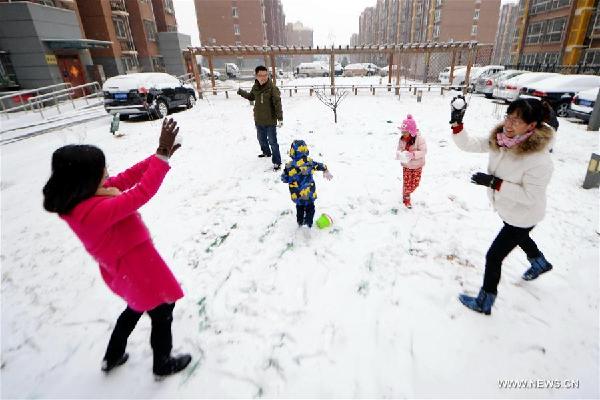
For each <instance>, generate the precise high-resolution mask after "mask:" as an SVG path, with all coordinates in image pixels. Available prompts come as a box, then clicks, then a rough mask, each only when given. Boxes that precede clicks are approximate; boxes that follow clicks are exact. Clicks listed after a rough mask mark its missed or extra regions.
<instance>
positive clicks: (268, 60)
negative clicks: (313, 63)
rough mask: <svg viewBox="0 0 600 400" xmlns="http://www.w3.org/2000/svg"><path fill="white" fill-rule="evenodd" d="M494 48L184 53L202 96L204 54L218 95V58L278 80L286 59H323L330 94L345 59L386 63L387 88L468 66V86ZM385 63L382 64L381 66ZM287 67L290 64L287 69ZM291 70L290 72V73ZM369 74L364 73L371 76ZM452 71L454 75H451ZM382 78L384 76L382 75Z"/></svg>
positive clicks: (461, 45) (274, 48) (203, 50)
mask: <svg viewBox="0 0 600 400" xmlns="http://www.w3.org/2000/svg"><path fill="white" fill-rule="evenodd" d="M491 53H492V47H491V46H490V45H478V44H477V42H448V43H402V44H385V45H363V46H352V47H350V46H345V48H343V47H342V46H338V47H334V46H331V47H325V48H319V47H318V46H317V47H316V48H312V47H296V46H205V47H199V48H189V49H188V51H186V52H185V58H186V65H187V67H188V73H190V74H193V75H194V77H195V78H196V79H195V81H196V87H197V90H198V92H199V96H200V97H202V90H203V85H202V83H201V82H202V81H201V79H200V73H199V71H198V70H199V68H198V65H197V64H196V62H195V56H197V55H201V56H203V57H204V58H205V59H206V60H207V62H208V68H209V70H210V75H211V88H212V93H213V94H217V91H218V89H217V85H216V82H215V79H214V78H213V77H212V76H214V73H213V71H214V66H215V62H214V60H215V59H217V58H219V59H228V60H231V59H237V60H244V59H254V60H257V61H256V62H257V63H260V64H263V65H265V66H267V67H270V68H271V75H272V77H273V80H274V81H276V80H277V79H278V74H277V71H276V69H279V70H283V71H285V69H286V68H290V69H291V68H293V65H291V63H288V64H286V63H285V62H284V60H286V59H287V60H289V59H292V60H293V59H294V57H311V58H312V57H320V58H321V61H322V62H323V66H324V68H323V76H327V77H328V78H329V80H330V84H329V87H330V88H331V92H332V93H333V92H334V91H335V87H336V86H337V84H336V74H335V63H336V61H340V60H343V59H346V60H347V61H349V62H351V61H354V59H355V58H360V57H361V56H363V55H365V54H368V55H374V56H376V57H377V58H378V59H379V60H385V61H387V62H386V66H385V68H387V70H386V69H385V68H384V69H383V70H384V74H385V75H384V76H387V84H388V86H391V85H392V77H393V76H395V82H396V86H397V85H399V82H400V81H401V77H404V79H405V80H407V79H410V80H412V81H420V82H423V83H430V82H438V78H439V74H440V72H442V71H444V70H450V71H453V70H454V67H455V66H457V65H466V66H467V70H466V76H465V86H468V82H469V73H470V67H471V65H473V63H474V62H478V63H482V64H483V63H486V64H487V63H489V60H490V58H491ZM382 64H383V62H380V65H379V66H381V67H384V65H382ZM286 65H288V66H287V67H286ZM289 72H290V70H288V73H289ZM368 73H369V72H366V71H365V72H364V74H365V75H366V74H368ZM452 73H453V72H451V74H452ZM382 75H383V74H382Z"/></svg>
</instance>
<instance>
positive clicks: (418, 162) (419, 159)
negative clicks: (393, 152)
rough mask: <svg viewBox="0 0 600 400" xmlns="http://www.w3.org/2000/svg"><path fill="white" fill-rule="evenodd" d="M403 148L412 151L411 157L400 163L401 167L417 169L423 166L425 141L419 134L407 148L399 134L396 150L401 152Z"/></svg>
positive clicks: (425, 148)
mask: <svg viewBox="0 0 600 400" xmlns="http://www.w3.org/2000/svg"><path fill="white" fill-rule="evenodd" d="M404 150H406V151H409V152H411V153H413V158H412V159H411V160H410V161H409V162H408V163H401V164H402V166H403V167H405V168H410V169H417V168H421V167H423V165H425V154H427V144H426V143H425V139H424V138H423V136H421V134H418V135H417V138H416V140H415V144H413V145H412V146H410V147H409V148H408V149H407V148H406V142H405V141H404V140H402V135H400V139H399V140H398V150H397V151H398V152H403V151H404Z"/></svg>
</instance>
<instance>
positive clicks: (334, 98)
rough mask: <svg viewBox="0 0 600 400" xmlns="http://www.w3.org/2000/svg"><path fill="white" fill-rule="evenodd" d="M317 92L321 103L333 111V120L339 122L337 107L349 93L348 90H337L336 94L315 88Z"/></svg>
mask: <svg viewBox="0 0 600 400" xmlns="http://www.w3.org/2000/svg"><path fill="white" fill-rule="evenodd" d="M315 94H316V95H317V98H318V99H319V101H321V103H323V104H325V105H326V106H327V107H329V108H330V109H331V111H333V120H334V121H335V123H336V124H337V108H338V106H339V105H340V102H341V101H342V100H343V99H344V97H346V95H347V94H348V91H347V90H336V91H335V92H334V94H332V95H328V94H326V93H325V90H318V89H316V90H315Z"/></svg>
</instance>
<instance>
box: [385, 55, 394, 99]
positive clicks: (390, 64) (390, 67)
mask: <svg viewBox="0 0 600 400" xmlns="http://www.w3.org/2000/svg"><path fill="white" fill-rule="evenodd" d="M393 66H394V53H390V54H389V55H388V83H387V86H388V92H391V91H392V72H393Z"/></svg>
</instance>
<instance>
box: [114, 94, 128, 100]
mask: <svg viewBox="0 0 600 400" xmlns="http://www.w3.org/2000/svg"><path fill="white" fill-rule="evenodd" d="M114 96H115V100H127V93H115V95H114Z"/></svg>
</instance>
